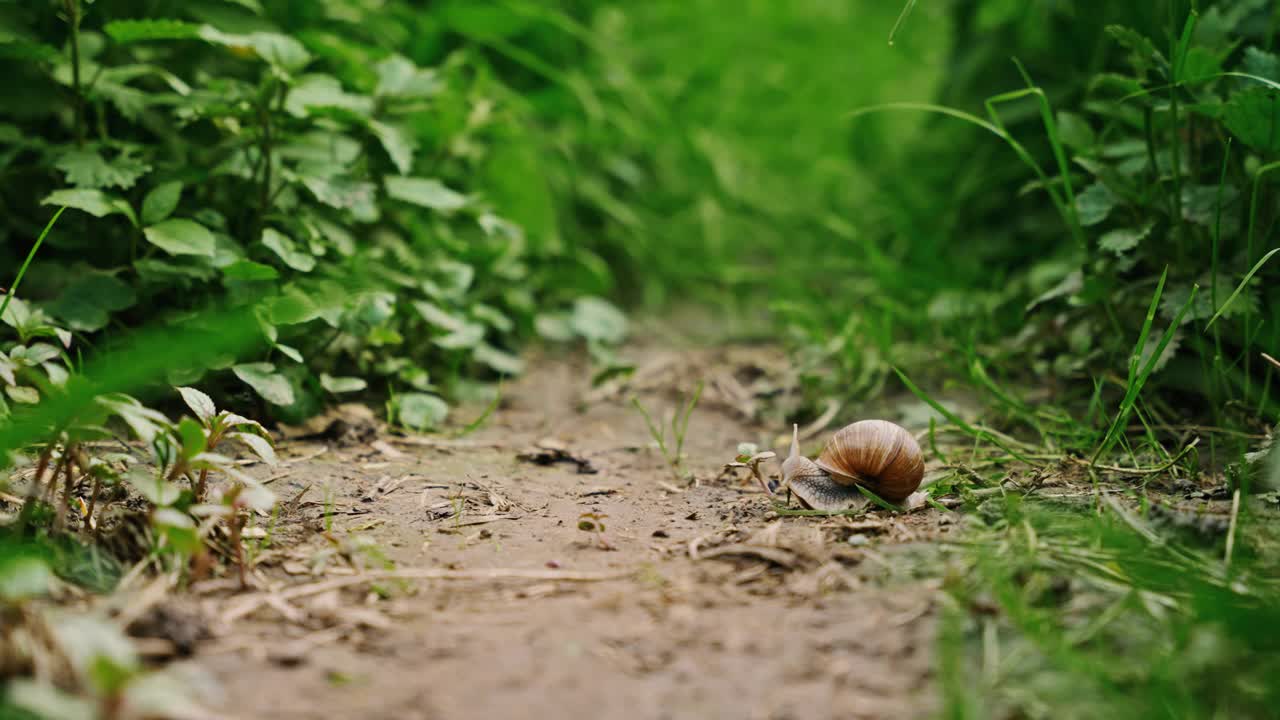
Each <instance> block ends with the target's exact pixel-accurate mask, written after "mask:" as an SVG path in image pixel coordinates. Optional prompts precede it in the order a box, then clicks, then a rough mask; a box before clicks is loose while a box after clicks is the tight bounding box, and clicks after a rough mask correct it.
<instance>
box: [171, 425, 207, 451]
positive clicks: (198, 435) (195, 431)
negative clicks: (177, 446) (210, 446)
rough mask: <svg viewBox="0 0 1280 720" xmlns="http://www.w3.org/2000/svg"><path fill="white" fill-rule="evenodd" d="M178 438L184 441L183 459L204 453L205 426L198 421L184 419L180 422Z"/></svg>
mask: <svg viewBox="0 0 1280 720" xmlns="http://www.w3.org/2000/svg"><path fill="white" fill-rule="evenodd" d="M178 438H179V439H180V440H181V441H182V457H183V458H184V459H186V460H190V459H191V458H193V457H195V456H197V455H199V454H200V453H202V452H204V447H205V436H204V426H202V425H201V424H200V422H199V421H198V420H192V419H191V418H189V417H184V418H182V419H181V420H179V421H178Z"/></svg>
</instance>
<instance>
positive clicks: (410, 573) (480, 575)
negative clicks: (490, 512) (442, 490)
mask: <svg viewBox="0 0 1280 720" xmlns="http://www.w3.org/2000/svg"><path fill="white" fill-rule="evenodd" d="M631 575H632V571H630V570H627V571H619V572H612V573H599V572H573V571H569V570H532V569H518V568H487V569H482V570H435V569H429V568H414V569H406V570H385V571H379V572H370V573H365V574H363V575H353V576H350V577H341V578H332V579H329V580H321V581H319V582H314V583H308V584H306V585H295V586H293V587H290V588H285V589H283V590H280V591H279V592H275V593H271V592H259V593H254V594H253V595H249V596H247V597H244V598H241V599H239V601H238V602H233V603H232V604H231V607H229V608H228V609H227V611H226V612H224V613H223V614H222V617H221V618H220V619H221V621H222V622H224V623H232V622H235V621H236V620H238V619H240V618H242V617H245V616H246V615H248V614H250V613H252V612H253V611H254V610H257V609H258V608H259V607H261V606H262V605H263V604H265V603H267V602H268V598H275V599H279V600H294V599H297V598H302V597H309V596H311V595H319V594H321V593H325V592H329V591H330V590H341V589H343V588H348V587H355V586H357V585H364V584H367V583H373V582H380V581H383V580H541V581H560V582H604V581H607V580H621V579H623V578H626V577H630V576H631Z"/></svg>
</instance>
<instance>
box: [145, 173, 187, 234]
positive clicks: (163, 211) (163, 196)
mask: <svg viewBox="0 0 1280 720" xmlns="http://www.w3.org/2000/svg"><path fill="white" fill-rule="evenodd" d="M181 199H182V183H181V182H178V181H176V180H175V181H174V182H167V183H164V184H162V185H158V186H156V187H155V189H153V190H152V191H151V192H149V193H147V197H146V199H144V200H143V201H142V224H143V225H155V224H156V223H158V222H160V221H162V220H165V219H167V218H168V217H169V216H170V215H172V214H173V211H174V210H177V209H178V202H179V201H180V200H181Z"/></svg>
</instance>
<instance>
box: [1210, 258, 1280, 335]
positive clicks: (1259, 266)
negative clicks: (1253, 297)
mask: <svg viewBox="0 0 1280 720" xmlns="http://www.w3.org/2000/svg"><path fill="white" fill-rule="evenodd" d="M1276 253H1280V248H1275V249H1274V250H1272V251H1271V252H1269V253H1267V254H1266V255H1263V256H1262V259H1261V260H1259V261H1258V262H1256V263H1254V265H1253V268H1252V269H1250V270H1249V273H1248V274H1247V275H1245V276H1244V280H1241V281H1240V284H1239V285H1237V286H1236V289H1235V292H1233V293H1231V296H1230V297H1228V298H1227V299H1226V300H1224V301H1223V303H1222V307H1220V308H1218V312H1216V313H1214V314H1213V317H1211V318H1209V323H1208V324H1207V325H1205V326H1204V329H1205V330H1208V329H1209V328H1210V327H1212V326H1213V323H1214V322H1216V321H1217V319H1218V318H1220V317H1222V313H1224V312H1226V311H1227V308H1228V307H1231V303H1232V302H1233V301H1234V300H1235V299H1236V297H1237V296H1238V295H1239V294H1240V293H1242V292H1244V289H1245V286H1247V285H1248V284H1249V281H1250V280H1252V279H1253V276H1254V275H1257V274H1258V271H1259V270H1261V269H1262V266H1263V265H1266V264H1267V261H1268V260H1270V259H1271V258H1272V256H1273V255H1275V254H1276Z"/></svg>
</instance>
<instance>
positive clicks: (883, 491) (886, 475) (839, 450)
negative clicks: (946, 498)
mask: <svg viewBox="0 0 1280 720" xmlns="http://www.w3.org/2000/svg"><path fill="white" fill-rule="evenodd" d="M798 435H799V430H798V428H793V435H792V441H791V454H790V456H788V457H787V459H786V460H784V461H783V463H782V476H783V479H784V481H785V482H786V483H787V484H788V486H789V487H790V488H791V490H792V492H794V493H795V494H796V495H797V496H798V497H799V498H800V500H801V501H802V502H804V504H805V505H808V506H809V507H811V508H813V509H815V510H829V511H838V510H845V509H849V508H852V507H857V506H858V505H860V504H862V503H864V502H865V501H866V499H865V497H864V496H863V495H862V493H861V492H860V491H859V490H858V488H857V486H858V485H861V486H862V487H864V488H866V489H868V490H870V491H871V492H873V493H875V494H876V495H878V496H879V497H881V498H883V499H884V500H887V501H889V502H892V503H900V502H902V501H903V500H906V499H907V498H908V497H910V496H911V494H912V493H913V492H915V491H916V489H917V488H919V487H920V483H921V481H923V480H924V454H923V453H922V452H921V451H920V445H919V444H918V443H916V439H915V438H914V437H912V435H911V433H909V432H907V431H906V430H905V429H904V428H902V427H900V426H898V425H895V424H894V423H891V422H888V421H886V420H861V421H859V422H855V423H853V424H851V425H846V426H845V427H843V428H841V429H840V430H838V431H836V433H835V435H833V436H832V437H831V440H830V441H829V442H828V443H827V446H826V448H824V449H823V451H822V454H821V455H819V456H818V460H817V461H816V462H814V461H812V460H809V459H808V458H805V457H802V456H801V455H800V448H799V438H798Z"/></svg>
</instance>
